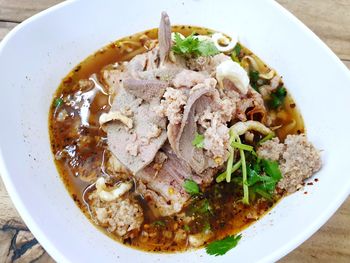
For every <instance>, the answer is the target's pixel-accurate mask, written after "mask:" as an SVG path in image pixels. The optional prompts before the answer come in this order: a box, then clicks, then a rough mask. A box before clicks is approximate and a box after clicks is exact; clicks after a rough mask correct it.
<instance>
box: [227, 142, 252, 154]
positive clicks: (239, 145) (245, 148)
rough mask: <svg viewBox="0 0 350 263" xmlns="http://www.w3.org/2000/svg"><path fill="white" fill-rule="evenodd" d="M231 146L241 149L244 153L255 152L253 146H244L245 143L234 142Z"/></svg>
mask: <svg viewBox="0 0 350 263" xmlns="http://www.w3.org/2000/svg"><path fill="white" fill-rule="evenodd" d="M231 146H233V147H235V148H237V149H240V150H244V151H249V152H251V151H253V150H254V147H253V146H251V145H247V144H244V143H239V142H235V141H233V142H232V143H231Z"/></svg>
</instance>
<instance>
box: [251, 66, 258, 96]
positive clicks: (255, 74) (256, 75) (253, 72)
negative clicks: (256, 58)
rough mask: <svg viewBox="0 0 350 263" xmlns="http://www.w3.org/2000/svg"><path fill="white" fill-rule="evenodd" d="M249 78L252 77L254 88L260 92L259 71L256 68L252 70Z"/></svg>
mask: <svg viewBox="0 0 350 263" xmlns="http://www.w3.org/2000/svg"><path fill="white" fill-rule="evenodd" d="M249 79H250V85H251V86H252V88H253V89H255V90H256V91H257V92H259V87H258V83H257V82H258V80H259V72H258V71H254V70H252V71H250V72H249Z"/></svg>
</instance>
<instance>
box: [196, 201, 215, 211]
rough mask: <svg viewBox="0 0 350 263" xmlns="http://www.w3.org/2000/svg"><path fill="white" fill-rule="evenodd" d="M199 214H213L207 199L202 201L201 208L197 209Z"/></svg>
mask: <svg viewBox="0 0 350 263" xmlns="http://www.w3.org/2000/svg"><path fill="white" fill-rule="evenodd" d="M198 212H199V213H202V214H205V213H211V214H213V211H212V208H211V206H210V204H209V201H208V199H204V200H203V202H202V205H201V207H200V208H199V209H198Z"/></svg>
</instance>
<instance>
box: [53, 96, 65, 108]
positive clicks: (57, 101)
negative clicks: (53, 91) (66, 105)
mask: <svg viewBox="0 0 350 263" xmlns="http://www.w3.org/2000/svg"><path fill="white" fill-rule="evenodd" d="M62 104H63V99H62V98H57V99H55V100H54V102H53V105H54V106H55V107H60V106H61V105H62Z"/></svg>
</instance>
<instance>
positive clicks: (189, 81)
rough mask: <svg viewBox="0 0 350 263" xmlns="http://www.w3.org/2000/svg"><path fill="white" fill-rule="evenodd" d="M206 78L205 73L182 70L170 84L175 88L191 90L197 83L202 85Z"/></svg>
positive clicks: (207, 75) (207, 76) (206, 74)
mask: <svg viewBox="0 0 350 263" xmlns="http://www.w3.org/2000/svg"><path fill="white" fill-rule="evenodd" d="M208 78H209V74H208V73H207V72H196V71H192V70H187V69H184V70H182V71H180V72H179V73H178V74H177V75H176V76H175V77H174V79H173V81H172V84H173V86H174V87H175V88H181V87H185V88H192V87H194V86H195V85H197V84H199V83H203V82H204V81H205V80H206V79H208Z"/></svg>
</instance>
